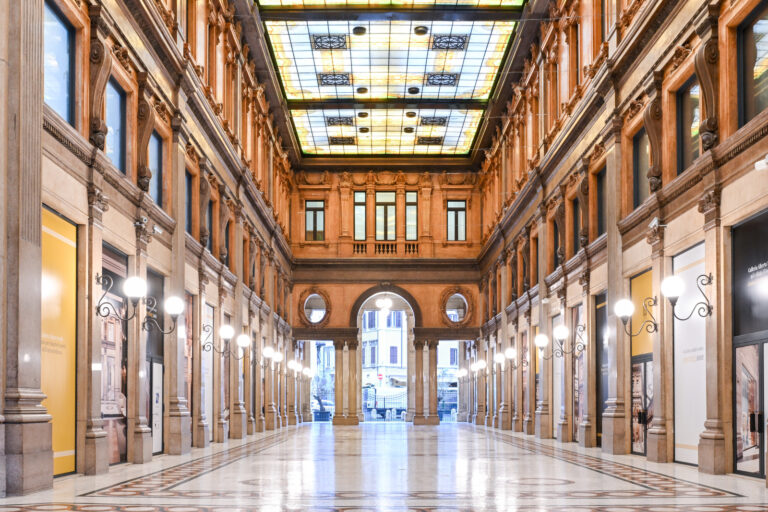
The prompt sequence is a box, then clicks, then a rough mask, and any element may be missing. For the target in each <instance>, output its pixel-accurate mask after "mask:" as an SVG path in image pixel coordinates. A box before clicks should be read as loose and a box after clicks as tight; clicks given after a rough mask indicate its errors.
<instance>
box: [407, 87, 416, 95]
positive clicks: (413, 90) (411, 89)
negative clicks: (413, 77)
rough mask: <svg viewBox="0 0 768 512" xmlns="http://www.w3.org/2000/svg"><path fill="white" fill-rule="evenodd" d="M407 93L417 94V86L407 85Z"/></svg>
mask: <svg viewBox="0 0 768 512" xmlns="http://www.w3.org/2000/svg"><path fill="white" fill-rule="evenodd" d="M408 94H419V88H418V87H409V88H408Z"/></svg>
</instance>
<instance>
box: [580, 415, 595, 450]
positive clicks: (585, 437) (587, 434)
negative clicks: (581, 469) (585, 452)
mask: <svg viewBox="0 0 768 512" xmlns="http://www.w3.org/2000/svg"><path fill="white" fill-rule="evenodd" d="M579 446H583V447H584V448H592V447H593V446H595V443H594V441H593V439H592V423H590V422H588V421H583V422H581V423H580V424H579Z"/></svg>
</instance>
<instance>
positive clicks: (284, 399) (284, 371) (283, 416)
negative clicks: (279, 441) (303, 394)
mask: <svg viewBox="0 0 768 512" xmlns="http://www.w3.org/2000/svg"><path fill="white" fill-rule="evenodd" d="M280 338H281V340H282V342H281V346H282V347H283V348H282V352H283V362H282V363H280V365H279V376H280V377H279V378H280V400H279V402H280V426H281V427H286V426H288V340H286V339H285V337H284V336H282V335H281V336H280Z"/></svg>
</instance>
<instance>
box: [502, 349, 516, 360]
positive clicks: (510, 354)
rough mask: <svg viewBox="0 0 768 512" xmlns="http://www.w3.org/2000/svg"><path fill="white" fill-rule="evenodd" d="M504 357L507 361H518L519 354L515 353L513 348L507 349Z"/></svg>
mask: <svg viewBox="0 0 768 512" xmlns="http://www.w3.org/2000/svg"><path fill="white" fill-rule="evenodd" d="M504 357H506V358H507V359H516V358H517V352H515V349H513V348H512V347H509V348H507V350H505V351H504Z"/></svg>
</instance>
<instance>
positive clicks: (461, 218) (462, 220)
mask: <svg viewBox="0 0 768 512" xmlns="http://www.w3.org/2000/svg"><path fill="white" fill-rule="evenodd" d="M447 229H448V241H449V242H460V241H465V240H466V239H467V202H466V201H448V227H447Z"/></svg>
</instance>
